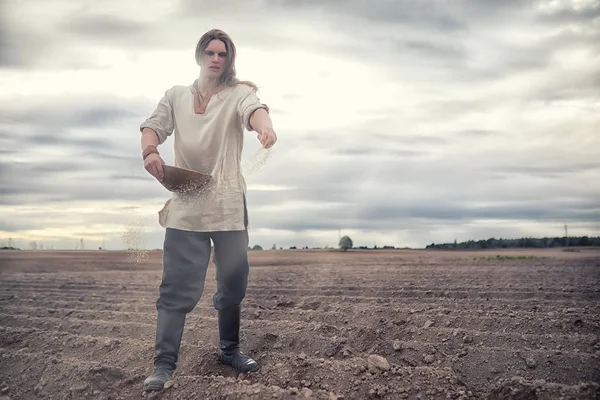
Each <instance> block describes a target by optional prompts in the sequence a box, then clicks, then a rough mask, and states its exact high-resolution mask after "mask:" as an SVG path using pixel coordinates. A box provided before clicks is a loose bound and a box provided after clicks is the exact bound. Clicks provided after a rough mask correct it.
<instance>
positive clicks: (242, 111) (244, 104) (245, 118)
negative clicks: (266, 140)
mask: <svg viewBox="0 0 600 400" xmlns="http://www.w3.org/2000/svg"><path fill="white" fill-rule="evenodd" d="M244 89H247V90H244V92H243V94H242V96H241V99H240V102H239V105H238V114H239V116H240V117H241V119H242V124H243V125H244V127H245V128H246V129H247V130H248V131H249V132H252V131H253V130H254V128H252V126H251V125H250V117H251V116H252V113H253V112H254V111H256V110H258V109H259V108H264V109H265V110H266V111H267V112H269V106H267V105H266V104H263V103H261V102H260V100H259V98H258V95H257V94H256V90H255V89H254V88H251V87H249V86H247V85H244Z"/></svg>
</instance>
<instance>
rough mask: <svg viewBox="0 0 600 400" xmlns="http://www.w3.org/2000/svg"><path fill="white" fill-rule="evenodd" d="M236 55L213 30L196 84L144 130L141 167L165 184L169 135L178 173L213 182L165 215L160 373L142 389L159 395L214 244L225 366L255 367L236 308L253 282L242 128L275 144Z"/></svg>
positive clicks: (203, 41)
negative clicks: (243, 345)
mask: <svg viewBox="0 0 600 400" xmlns="http://www.w3.org/2000/svg"><path fill="white" fill-rule="evenodd" d="M235 58H236V48H235V45H234V44H233V42H232V40H231V38H230V37H229V36H228V35H227V34H226V33H225V32H223V31H221V30H218V29H215V30H211V31H209V32H207V33H205V34H204V35H203V36H202V37H201V38H200V41H199V42H198V45H197V46H196V63H197V64H198V65H199V66H200V76H199V78H198V79H197V80H196V81H194V83H193V84H191V85H189V86H174V87H172V88H171V89H169V90H167V91H166V93H165V95H164V97H163V98H162V99H161V100H160V102H159V103H158V106H157V108H156V109H155V110H154V112H153V113H152V115H151V116H150V118H148V119H147V120H146V121H145V122H144V123H142V124H141V126H140V130H141V132H142V139H141V145H142V157H143V159H144V168H145V169H146V170H147V171H148V172H149V173H150V174H151V175H152V176H154V177H155V178H156V179H158V180H159V181H162V179H163V177H164V175H163V169H162V166H163V165H164V161H163V160H162V158H161V157H160V155H159V152H158V150H157V147H158V146H159V145H160V144H162V143H163V142H164V141H165V140H166V139H167V137H168V136H171V135H172V134H173V132H174V133H175V134H174V135H173V136H174V149H175V166H177V167H181V168H186V169H190V170H195V171H200V172H203V173H205V174H210V175H211V176H212V181H213V183H214V184H212V186H211V187H210V188H209V189H208V190H202V191H199V192H197V193H193V194H192V195H190V194H186V195H183V194H179V193H174V194H173V196H172V197H171V198H170V199H169V200H168V201H167V203H166V204H165V206H164V208H163V209H162V210H161V211H160V212H159V222H160V225H161V226H162V227H164V228H165V230H166V232H165V239H164V258H163V276H162V282H161V285H160V292H159V298H158V299H157V301H156V309H157V311H158V321H157V326H156V343H155V349H156V351H155V357H154V372H153V373H152V375H150V376H149V377H148V378H147V379H146V380H145V381H144V388H145V390H162V389H163V386H164V384H165V383H166V382H167V381H168V380H170V379H172V377H173V373H174V370H175V369H176V363H177V359H178V354H179V349H180V343H181V338H182V334H183V328H184V323H185V318H186V315H187V314H188V313H189V312H191V311H192V310H193V309H194V308H195V306H196V304H197V303H198V301H199V300H200V298H201V296H202V292H203V290H204V281H205V277H206V270H207V267H208V264H209V256H210V252H211V240H212V242H213V243H214V257H215V259H216V265H217V292H216V293H215V295H214V296H213V305H214V307H215V309H216V310H218V326H219V337H220V341H219V350H218V352H219V358H220V359H221V360H222V361H223V362H224V363H226V364H228V365H230V366H232V367H233V368H234V369H235V370H236V371H238V372H250V371H254V370H256V369H257V368H258V364H257V363H256V361H254V360H252V359H251V358H250V357H248V356H246V355H245V354H243V353H241V352H240V350H239V330H240V305H241V302H242V299H243V298H244V297H245V294H246V287H247V282H248V273H249V266H248V256H247V248H248V232H247V227H248V216H247V209H246V183H245V180H244V177H243V176H242V173H241V168H240V165H241V153H242V147H243V139H244V138H243V133H244V128H246V129H247V130H248V131H255V132H257V137H258V139H259V140H260V143H261V144H262V146H263V147H264V148H270V147H272V146H273V145H274V144H275V142H276V141H277V135H276V134H275V131H274V130H273V126H272V123H271V119H270V117H269V114H268V110H269V109H268V107H267V106H266V105H264V104H261V103H260V101H259V99H258V97H257V95H256V87H255V86H254V84H252V83H250V82H240V81H239V80H238V79H237V78H236V70H235Z"/></svg>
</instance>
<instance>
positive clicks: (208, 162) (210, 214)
mask: <svg viewBox="0 0 600 400" xmlns="http://www.w3.org/2000/svg"><path fill="white" fill-rule="evenodd" d="M259 108H265V109H266V110H268V107H267V106H266V105H264V104H262V103H260V101H259V99H258V96H257V94H256V91H255V89H253V88H252V87H250V86H248V85H246V84H238V85H236V86H233V87H227V88H225V89H224V90H222V91H221V92H219V93H216V94H213V95H212V97H211V98H210V100H209V102H208V105H207V106H206V109H205V111H204V113H202V114H197V113H196V112H195V110H194V85H193V84H192V85H189V86H174V87H172V88H171V89H169V90H167V91H166V92H165V95H164V97H163V98H162V99H161V100H160V102H159V103H158V106H157V107H156V109H155V110H154V112H153V113H152V115H151V116H150V118H148V119H147V120H146V121H145V122H143V123H142V124H141V125H140V131H141V130H143V129H144V128H151V129H153V130H154V131H155V132H156V133H157V135H158V141H159V146H160V145H161V144H162V143H164V142H165V140H166V139H167V137H169V136H171V135H172V134H173V136H174V150H175V151H174V154H175V166H176V167H181V168H186V169H191V170H194V171H199V172H203V173H205V174H210V175H211V176H212V180H211V184H210V185H209V186H208V187H207V188H206V189H203V190H201V191H200V192H198V193H193V194H189V193H188V194H180V193H173V194H172V196H171V198H170V199H169V200H168V201H167V202H166V204H165V205H164V207H163V208H162V210H160V211H159V212H158V215H159V218H158V220H159V224H160V225H161V226H162V227H164V228H175V229H181V230H186V231H197V232H210V231H231V230H243V229H245V224H244V212H245V211H244V209H245V204H244V203H245V198H246V181H245V179H244V177H243V175H242V171H241V159H242V149H243V143H244V137H243V134H244V128H246V129H247V130H248V131H252V130H253V129H252V127H251V126H250V116H251V115H252V113H253V112H254V111H255V110H257V109H259Z"/></svg>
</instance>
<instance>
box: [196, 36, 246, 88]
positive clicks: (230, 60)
mask: <svg viewBox="0 0 600 400" xmlns="http://www.w3.org/2000/svg"><path fill="white" fill-rule="evenodd" d="M213 40H220V41H221V42H223V43H224V44H225V49H226V50H227V62H226V63H225V70H224V71H223V74H222V75H221V77H220V78H219V84H220V85H226V86H236V85H238V84H240V83H243V84H246V85H248V86H250V87H252V88H254V90H257V86H256V85H255V84H254V83H253V82H250V81H240V80H239V79H238V78H237V76H236V70H235V58H236V55H237V54H236V48H235V44H234V43H233V40H231V37H230V36H229V35H228V34H227V33H225V32H223V31H222V30H220V29H211V30H210V31H208V32H206V33H205V34H204V35H202V37H201V38H200V40H199V41H198V44H197V45H196V64H198V65H200V57H201V56H202V54H203V53H204V51H205V50H206V48H207V47H208V45H209V43H210V42H211V41H213Z"/></svg>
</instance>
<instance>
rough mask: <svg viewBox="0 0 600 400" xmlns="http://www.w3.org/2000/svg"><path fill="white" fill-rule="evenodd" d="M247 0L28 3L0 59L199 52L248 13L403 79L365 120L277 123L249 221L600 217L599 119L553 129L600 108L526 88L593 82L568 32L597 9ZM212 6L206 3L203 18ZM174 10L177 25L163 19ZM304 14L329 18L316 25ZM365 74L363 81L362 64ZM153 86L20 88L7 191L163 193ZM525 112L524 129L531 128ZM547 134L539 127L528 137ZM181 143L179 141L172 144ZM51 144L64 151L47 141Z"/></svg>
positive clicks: (0, 168) (572, 89)
mask: <svg viewBox="0 0 600 400" xmlns="http://www.w3.org/2000/svg"><path fill="white" fill-rule="evenodd" d="M0 1H1V0H0ZM0 4H2V3H0ZM239 5H243V7H239V9H236V10H234V9H233V8H232V7H233V5H232V4H231V3H227V2H221V1H216V0H210V1H202V2H196V1H191V0H184V1H183V2H181V3H180V8H179V9H178V8H177V7H173V8H172V9H171V10H170V11H168V12H166V13H163V14H161V15H160V16H159V15H158V14H157V16H156V18H157V19H158V18H160V20H161V22H162V23H161V24H157V23H156V22H153V21H151V19H146V20H145V21H148V22H140V20H137V21H136V20H133V18H131V20H130V19H129V18H126V17H124V16H123V15H125V14H120V15H119V14H116V13H110V12H106V11H103V12H99V11H93V10H92V9H91V8H89V7H84V8H81V9H77V10H76V11H75V12H74V13H71V14H65V15H58V16H57V15H53V16H52V17H53V21H54V23H53V24H47V25H44V26H42V27H34V26H33V25H35V24H33V23H32V24H31V25H32V26H31V27H30V26H27V24H26V22H27V21H26V20H23V24H18V23H10V24H9V23H6V24H0V68H4V69H12V70H18V69H20V68H30V69H32V68H40V67H43V68H47V67H51V68H56V69H58V68H64V67H65V66H69V67H73V66H75V67H77V68H78V67H80V66H88V67H89V66H94V67H98V65H95V64H94V63H93V62H89V65H87V63H88V61H87V59H88V57H87V55H90V54H94V52H95V51H97V49H98V48H111V49H126V50H127V56H128V57H131V58H132V59H134V58H135V57H136V56H137V55H138V54H141V53H142V52H143V51H146V50H149V49H162V50H167V49H173V48H175V49H189V50H190V54H192V52H193V45H194V44H195V42H196V40H197V39H198V37H199V35H200V34H201V33H202V32H204V31H205V30H207V29H209V28H212V27H213V26H209V23H210V21H233V20H235V19H236V18H239V19H240V21H241V22H239V23H235V24H233V23H232V24H231V25H229V26H230V27H232V30H231V31H230V33H232V36H234V39H235V40H236V43H240V44H243V45H244V46H247V47H257V48H261V49H263V50H265V49H266V50H272V51H274V52H275V51H277V50H282V49H285V50H289V49H300V50H304V51H307V52H312V53H319V54H323V53H326V54H327V55H329V56H331V57H336V58H338V59H350V60H352V61H356V62H359V63H362V64H363V65H365V66H367V67H369V68H371V71H373V72H372V75H370V76H367V77H365V79H367V81H366V83H365V84H368V83H369V81H368V80H369V79H373V80H375V83H380V82H389V83H390V86H392V87H394V86H396V87H398V91H397V93H396V95H395V96H396V97H395V98H391V99H390V103H389V104H387V105H384V106H382V107H380V108H378V109H376V110H373V111H371V110H367V111H365V114H364V119H363V121H362V123H360V124H354V125H353V126H351V127H341V128H336V129H328V130H322V129H319V126H318V121H315V126H314V127H313V129H311V130H309V131H308V132H303V131H300V130H299V131H293V130H288V131H281V135H280V138H281V139H280V143H279V144H278V149H280V150H281V152H280V153H279V154H280V157H274V158H273V159H272V160H270V161H269V162H268V163H267V165H266V166H265V167H264V169H263V171H261V172H260V173H257V174H254V175H252V176H250V177H249V181H250V186H251V187H252V184H257V185H261V184H263V185H268V184H273V185H280V186H287V187H291V188H290V189H288V190H271V191H269V190H251V191H250V193H249V207H250V220H251V224H252V227H253V229H258V230H260V229H280V230H282V231H286V232H292V233H290V235H291V236H290V237H289V238H287V239H285V241H288V243H289V244H294V241H296V240H299V239H298V238H301V240H303V241H304V242H305V243H307V244H308V243H310V244H313V243H314V241H315V240H316V239H314V238H312V239H311V238H310V236H309V234H308V233H307V232H308V231H314V230H317V231H318V230H321V231H330V230H332V231H336V230H337V229H338V228H342V229H347V230H350V229H354V230H357V231H361V232H379V233H381V232H385V233H386V234H390V235H393V234H396V233H397V232H403V231H406V232H407V233H406V237H407V238H411V240H414V241H415V242H420V243H421V244H425V243H427V241H437V240H438V239H437V237H442V236H443V235H446V234H447V233H446V232H444V229H450V230H452V229H455V228H456V227H462V226H463V225H464V226H465V227H464V228H460V229H464V231H465V232H467V231H468V232H476V233H477V234H481V235H486V236H487V235H488V232H498V231H501V230H502V229H505V228H503V227H497V228H496V227H492V228H485V229H488V230H485V231H484V230H483V229H484V228H481V227H476V228H473V227H472V226H467V225H465V224H474V223H477V222H478V220H494V221H511V223H513V222H514V230H512V231H511V232H526V229H525V228H522V226H519V225H518V224H519V223H523V221H525V223H540V224H543V223H548V224H553V223H555V222H557V221H558V222H560V223H562V221H563V220H564V221H569V222H573V223H576V222H578V223H580V224H585V223H590V222H592V223H597V222H598V221H599V220H600V211H599V209H598V205H597V199H598V198H600V188H597V187H595V186H594V185H590V184H589V179H588V178H589V177H590V176H595V175H598V173H599V172H600V165H599V164H598V163H597V162H594V161H590V160H591V158H590V157H589V154H588V153H587V152H586V151H587V149H589V148H591V147H593V146H594V145H595V144H598V143H597V140H595V139H594V137H589V138H588V139H587V142H586V144H585V145H582V144H581V143H582V142H578V143H570V147H567V146H566V145H564V143H565V142H564V141H560V142H558V141H557V142H556V143H554V144H548V143H549V142H550V139H551V138H552V137H560V136H559V135H558V134H557V133H555V131H558V130H561V129H564V130H568V127H569V126H572V125H569V124H570V123H571V122H572V121H575V120H576V121H579V122H578V123H580V124H581V127H582V128H581V129H583V130H585V129H587V130H588V131H589V132H592V130H593V128H592V123H593V120H590V119H589V118H587V117H586V116H584V115H582V114H577V113H576V110H575V109H574V108H573V109H572V110H573V111H572V113H571V114H568V113H567V111H565V110H566V109H555V108H552V107H550V106H548V107H549V108H548V109H547V114H546V115H547V116H549V117H553V118H557V120H558V117H556V115H555V111H556V110H559V112H556V114H559V113H560V112H565V113H566V114H568V116H567V117H565V118H564V119H562V120H560V122H557V124H556V127H554V126H551V127H547V125H549V124H550V122H548V123H547V125H543V124H540V125H536V124H537V122H536V121H535V120H532V121H525V122H522V121H521V120H519V118H523V119H526V117H528V116H529V114H530V113H529V109H527V108H525V106H526V105H527V104H528V102H531V101H538V100H543V101H550V102H551V101H552V100H555V99H584V100H585V99H588V100H594V99H598V93H600V80H599V75H598V74H597V71H598V68H600V65H594V62H595V61H593V60H592V59H591V57H590V59H589V62H588V63H587V65H585V64H586V63H581V64H575V63H573V64H569V65H570V67H568V69H567V67H564V65H567V64H564V63H562V61H560V60H564V59H563V58H562V56H561V57H559V55H561V52H564V51H568V50H571V49H580V50H586V51H589V53H588V54H592V53H593V51H594V49H599V46H600V45H599V43H600V33H599V30H598V28H597V27H595V26H594V25H593V24H592V21H593V18H596V17H597V10H595V9H587V10H582V11H573V10H571V11H564V10H563V11H559V12H557V13H555V14H553V15H544V14H541V13H540V12H536V11H535V9H534V8H533V7H531V5H529V3H527V2H521V1H512V0H511V1H492V0H488V1H458V2H453V3H451V4H448V5H445V6H444V7H440V6H439V3H435V6H434V3H433V2H425V3H422V2H421V3H419V4H416V3H414V2H409V1H401V2H378V3H371V4H368V3H365V2H361V1H358V0H356V1H354V0H352V1H350V2H347V3H345V5H344V6H343V7H340V6H339V4H338V3H336V2H333V1H324V2H321V1H303V2H292V1H287V2H284V3H279V2H267V3H264V2H258V1H251V2H244V3H242V2H240V3H239ZM207 9H210V10H211V16H212V17H211V19H210V20H207V19H200V18H199V16H202V17H204V16H205V15H206V10H207ZM291 16H293V21H292V22H293V23H291V22H290V21H291V20H290V18H291ZM242 17H243V19H241V18H242ZM245 21H252V22H248V23H245ZM173 23H176V24H177V25H176V26H177V29H175V30H173V29H171V28H168V27H169V26H173ZM551 23H552V24H557V25H556V26H558V27H559V29H558V30H555V29H554V28H553V25H550V24H551ZM569 24H571V25H572V24H575V25H577V27H585V29H576V28H577V27H575V28H573V27H570V26H569ZM308 27H310V28H312V29H313V30H316V31H317V32H320V34H318V35H314V36H313V35H305V34H304V32H305V30H306V29H307V28H308ZM529 29H533V30H535V32H536V35H535V37H536V39H531V38H530V37H532V36H529V34H528V32H529ZM582 54H585V53H582ZM90 59H92V58H90ZM190 60H192V58H191V56H190ZM111 62H112V61H111V60H106V61H103V63H104V65H109V64H110V63H111ZM581 65H584V66H581ZM531 72H535V74H531V75H528V74H530V73H531ZM335 73H336V71H335V70H331V71H329V72H327V74H329V76H334V75H335ZM529 77H531V78H529ZM177 79H178V78H177ZM513 80H514V81H513ZM515 82H516V83H515ZM524 82H525V83H524ZM356 84H357V89H358V90H357V96H359V90H360V85H362V84H363V82H362V81H360V80H359V81H358V82H357V83H356ZM323 90H328V88H326V87H325V88H323ZM281 91H282V92H283V93H284V95H283V97H284V100H286V101H293V102H294V103H297V102H303V101H310V96H314V95H318V94H314V93H311V94H306V93H302V92H300V93H290V91H289V90H288V89H285V88H282V89H281ZM156 100H157V99H154V100H152V101H151V102H150V103H145V102H135V103H134V102H133V101H129V100H122V99H119V98H117V97H99V96H97V95H95V96H81V97H68V98H66V97H58V95H57V97H45V98H38V99H26V100H25V101H19V102H12V101H10V99H9V101H8V102H5V103H4V104H2V109H3V112H2V114H1V115H0V146H1V147H2V150H1V153H2V154H4V155H5V158H3V160H1V161H0V177H1V178H2V179H1V182H0V194H2V196H1V197H0V205H5V206H12V205H22V204H26V205H30V206H32V205H37V206H40V207H41V206H43V205H46V204H54V205H58V204H62V203H63V202H69V201H74V200H84V201H89V202H90V203H91V202H102V204H106V205H107V207H111V204H121V203H122V202H131V203H134V204H138V203H139V202H140V201H142V200H143V201H147V202H148V201H149V202H150V204H152V207H154V206H156V211H158V209H159V208H160V207H162V205H163V203H164V201H165V200H166V199H167V198H168V197H169V193H168V192H166V190H164V189H163V188H162V187H161V186H160V185H159V184H158V183H157V182H156V181H154V179H153V178H152V177H150V176H149V175H148V174H147V173H146V172H145V171H144V170H143V168H142V163H141V159H140V157H139V153H140V151H139V150H140V149H139V136H138V135H137V134H136V132H137V127H138V126H139V124H140V122H141V121H142V120H143V119H145V118H146V117H147V116H148V113H149V112H150V111H151V110H152V109H153V108H154V107H155V105H156ZM396 100H398V101H397V102H396ZM592 104H593V103H592V102H590V103H588V107H590V109H591V110H592V111H593V110H594V108H593V106H592ZM271 106H272V107H273V110H274V111H276V112H275V113H274V114H281V115H282V116H285V118H286V119H288V120H293V118H294V115H295V114H294V113H295V111H294V108H293V107H283V108H282V111H279V112H277V110H278V108H277V107H278V106H277V104H272V105H271ZM506 110H509V111H506ZM510 110H513V111H510ZM569 112H570V111H569ZM306 117H307V116H306V115H298V116H297V118H306ZM308 117H309V118H310V116H308ZM512 118H515V121H514V122H513V121H512ZM586 118H587V119H586ZM282 119H283V117H282ZM499 121H500V122H499ZM590 121H591V122H590ZM561 123H562V124H564V127H563V126H560V124H561ZM291 125H292V126H293V124H291ZM521 126H525V128H526V129H527V131H528V136H527V137H519V135H520V134H521V131H520V130H521V128H520V127H521ZM581 129H580V130H577V132H580V131H581ZM115 132H119V133H115ZM120 132H129V133H127V134H122V133H120ZM529 132H530V133H529ZM552 135H554V136H552ZM562 135H563V136H564V135H565V134H562ZM250 136H252V138H249V139H248V140H250V139H252V140H255V139H254V137H253V136H254V135H250ZM535 138H539V139H540V141H539V144H535V145H534V144H531V143H532V142H533V139H535ZM517 140H518V142H517ZM523 143H527V145H525V144H523ZM171 145H172V141H169V142H168V144H167V145H166V146H165V150H166V148H167V146H171ZM563 145H564V146H565V147H564V152H561V151H560V150H561V149H560V147H562V146H563ZM549 147H550V148H551V149H554V150H553V151H549ZM56 149H60V150H61V152H60V154H58V153H56V155H54V156H49V151H50V150H56ZM292 149H293V150H292ZM165 152H166V151H165ZM318 156H321V157H322V158H320V159H319V158H318ZM245 157H246V158H247V157H249V153H248V152H246V153H245ZM585 182H588V183H587V184H586V183H585ZM265 205H268V207H269V208H268V209H265V208H263V207H265ZM292 205H293V206H292ZM279 206H285V207H284V208H279ZM131 207H132V208H127V207H125V208H123V209H122V210H120V211H122V213H121V214H117V215H112V214H111V215H108V216H107V215H105V214H102V213H100V214H99V215H94V216H90V217H86V221H91V222H95V223H102V222H106V221H111V222H113V223H114V222H116V223H120V222H122V221H124V217H123V216H124V215H126V214H131V213H134V212H137V211H139V209H136V208H134V206H131ZM43 217H44V215H43V213H42V212H40V214H39V215H36V214H35V213H29V214H27V215H22V216H15V218H13V219H11V221H10V222H9V223H4V224H3V225H2V226H0V230H2V229H3V230H6V231H10V232H17V231H18V230H20V229H30V228H32V227H33V225H35V224H33V223H32V221H34V220H35V219H36V218H43ZM46 221H48V224H53V223H54V224H58V225H60V218H59V217H58V216H57V215H54V216H46ZM500 223H501V222H498V224H500ZM498 224H497V225H498ZM596 226H597V225H596ZM456 229H458V228H456ZM90 233H91V232H90ZM465 234H466V233H465ZM517 234H518V233H515V235H517ZM294 235H297V236H294ZM435 235H442V236H435ZM489 236H491V234H490V235H489ZM417 237H418V239H417ZM471 238H474V237H471ZM452 239H453V238H447V240H452ZM277 241H280V239H277ZM281 241H283V239H281ZM311 241H313V242H311ZM157 243H158V244H160V239H157ZM413 243H414V242H413ZM263 244H265V243H263ZM296 244H299V245H300V243H296ZM331 244H335V243H331Z"/></svg>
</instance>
